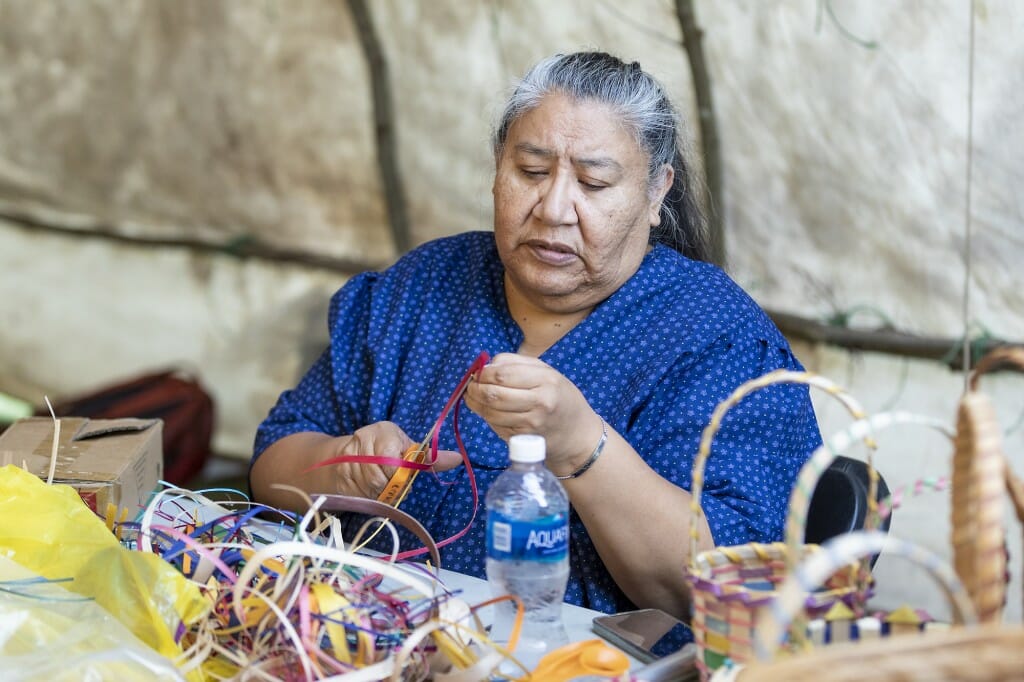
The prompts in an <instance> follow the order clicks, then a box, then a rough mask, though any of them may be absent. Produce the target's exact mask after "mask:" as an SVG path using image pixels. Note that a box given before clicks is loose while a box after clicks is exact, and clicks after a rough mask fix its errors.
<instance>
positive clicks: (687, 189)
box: [491, 52, 711, 261]
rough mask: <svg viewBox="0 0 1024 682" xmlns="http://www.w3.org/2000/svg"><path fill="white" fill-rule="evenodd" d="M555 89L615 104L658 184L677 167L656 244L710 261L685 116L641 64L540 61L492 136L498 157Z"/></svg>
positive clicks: (585, 57)
mask: <svg viewBox="0 0 1024 682" xmlns="http://www.w3.org/2000/svg"><path fill="white" fill-rule="evenodd" d="M552 92H560V93H563V94H565V95H567V96H569V97H571V98H572V99H574V100H578V101H584V100H593V101H597V102H602V103H604V104H607V105H609V106H611V107H612V109H613V110H614V111H616V112H617V113H618V114H619V116H621V118H622V121H623V123H624V124H625V125H626V126H627V127H628V128H629V129H630V130H632V131H633V134H634V136H635V138H636V141H637V144H638V145H639V146H640V149H642V150H643V151H644V152H645V153H646V154H647V157H648V159H649V161H648V168H647V178H648V182H649V184H650V185H651V186H652V187H653V186H654V184H655V182H656V181H657V180H658V178H659V176H660V174H661V171H662V168H663V167H664V166H665V164H668V165H671V166H672V167H673V169H674V170H675V176H674V178H673V181H672V187H671V188H670V189H669V192H668V194H667V195H666V197H665V200H664V201H663V202H662V204H661V214H660V215H661V224H660V225H658V226H657V227H654V228H652V229H651V237H650V239H651V242H652V243H654V242H659V243H662V244H665V245H666V246H669V247H671V248H673V249H675V250H677V251H679V252H680V253H682V254H683V255H685V256H688V257H690V258H693V259H695V260H703V261H710V260H711V255H710V247H709V244H708V238H707V225H706V221H705V219H704V214H703V212H702V211H701V210H700V205H699V204H698V203H697V201H696V198H695V195H694V188H695V184H696V182H695V179H694V177H693V175H692V173H691V171H690V168H689V164H687V163H686V159H685V157H684V155H683V153H682V151H681V148H680V144H681V142H682V140H681V138H682V135H681V130H680V128H681V123H680V119H679V115H678V114H677V112H676V109H675V107H674V106H672V102H671V101H669V98H668V96H667V95H666V94H665V91H664V89H663V88H662V87H661V85H660V84H659V83H658V81H656V80H655V79H654V78H653V77H652V76H651V75H650V74H648V73H647V72H645V71H644V70H643V69H641V68H640V64H639V63H638V62H632V63H630V64H626V63H625V62H623V61H622V60H620V59H619V58H618V57H614V56H612V55H610V54H607V53H605V52H576V53H573V54H557V55H554V56H553V57H548V58H547V59H544V60H542V61H540V62H538V63H537V64H536V65H535V66H534V67H533V68H532V69H530V71H529V72H528V73H527V74H526V75H525V76H524V77H523V79H522V80H521V81H520V82H519V84H518V85H517V86H516V88H515V91H514V92H513V93H512V96H511V97H509V100H508V102H507V103H506V104H505V108H504V110H503V111H502V114H501V118H500V119H499V121H498V125H497V126H496V127H495V130H494V134H493V136H492V139H491V143H492V146H493V149H494V156H495V159H500V158H501V154H502V151H503V150H504V147H505V140H506V139H507V137H508V131H509V128H511V127H512V124H513V123H515V122H516V121H517V120H518V119H519V118H520V117H521V116H523V115H524V114H526V113H527V112H529V111H531V110H533V109H535V108H537V107H538V106H540V103H541V101H542V100H543V99H544V97H545V96H547V95H548V94H550V93H552Z"/></svg>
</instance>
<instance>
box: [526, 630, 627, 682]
mask: <svg viewBox="0 0 1024 682" xmlns="http://www.w3.org/2000/svg"><path fill="white" fill-rule="evenodd" d="M627 670H629V657H628V656H626V654H624V653H622V652H621V651H619V650H618V649H614V648H612V647H610V646H608V645H607V644H605V643H604V642H602V641H601V640H599V639H587V640H584V641H582V642H573V643H572V644H566V645H565V646H563V647H559V648H558V649H555V650H554V651H552V652H551V653H549V654H546V655H545V656H544V658H542V659H540V663H538V664H537V668H536V669H535V670H534V671H533V672H532V673H530V676H529V677H528V678H523V679H524V680H525V679H529V680H538V681H539V680H543V682H565V681H566V680H572V679H574V678H576V677H580V676H583V675H596V676H599V677H617V676H618V675H621V674H623V673H624V672H626V671H627ZM520 682H522V680H520Z"/></svg>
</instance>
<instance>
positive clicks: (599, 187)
mask: <svg viewBox="0 0 1024 682" xmlns="http://www.w3.org/2000/svg"><path fill="white" fill-rule="evenodd" d="M580 184H581V185H583V187H584V188H585V189H587V190H589V191H591V192H597V191H598V190H602V189H607V188H608V185H599V184H596V183H593V182H587V181H586V180H580Z"/></svg>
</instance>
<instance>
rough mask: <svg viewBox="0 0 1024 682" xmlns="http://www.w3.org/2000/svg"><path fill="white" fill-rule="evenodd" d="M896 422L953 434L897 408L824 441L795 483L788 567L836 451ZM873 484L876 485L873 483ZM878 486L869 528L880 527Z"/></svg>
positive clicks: (788, 524)
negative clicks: (818, 488)
mask: <svg viewBox="0 0 1024 682" xmlns="http://www.w3.org/2000/svg"><path fill="white" fill-rule="evenodd" d="M896 424H921V425H922V426H927V427H930V428H932V429H935V430H936V431H939V432H940V433H942V434H943V435H945V436H946V437H948V438H949V439H950V442H952V440H953V438H954V433H953V429H952V428H950V426H949V425H948V424H947V423H945V422H943V421H941V420H939V419H935V418H933V417H927V416H924V415H919V414H913V413H911V412H901V411H896V412H881V413H879V414H876V415H873V416H871V417H867V418H864V419H858V420H857V421H855V422H853V423H852V424H850V425H849V426H847V427H846V428H845V429H843V430H842V431H839V432H838V433H837V434H835V435H834V436H832V438H830V439H828V440H827V441H825V443H823V444H822V445H821V446H820V447H819V448H818V449H817V450H815V451H814V454H813V455H811V458H810V459H808V460H807V461H806V462H805V463H804V465H803V467H802V468H801V469H800V473H799V474H798V475H797V479H796V485H794V486H793V492H792V494H791V495H790V498H789V512H788V513H787V515H786V546H787V549H788V551H787V552H786V564H787V568H788V569H789V570H792V569H793V568H794V564H795V563H796V561H797V558H798V557H799V548H800V544H801V543H803V539H804V529H805V528H806V526H807V510H808V509H809V508H810V506H811V496H812V495H813V494H814V488H815V486H816V485H817V484H818V480H819V479H820V478H821V476H822V474H823V473H824V472H825V470H826V469H827V468H828V466H829V464H831V463H832V460H834V459H835V458H836V455H837V454H839V453H841V452H843V451H844V450H846V449H847V448H849V447H850V446H851V445H852V444H853V443H854V442H855V441H862V440H867V439H869V438H871V437H872V435H873V434H874V433H875V432H877V431H879V430H881V429H885V428H888V427H890V426H894V425H896ZM869 455H870V451H869ZM871 472H872V473H873V474H875V475H874V476H872V479H871V480H872V482H873V483H874V484H875V485H877V473H875V470H874V467H871ZM872 487H873V488H874V486H872ZM876 489H877V488H875V489H871V490H868V496H869V497H868V516H867V518H865V520H864V527H865V528H868V529H875V528H877V526H878V522H879V521H880V519H879V515H878V506H877V504H876V501H875V497H876V496H877V493H876Z"/></svg>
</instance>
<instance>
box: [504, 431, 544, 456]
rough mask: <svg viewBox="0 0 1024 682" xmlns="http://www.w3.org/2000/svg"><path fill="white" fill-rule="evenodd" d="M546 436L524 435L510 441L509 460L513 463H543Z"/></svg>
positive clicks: (513, 437) (514, 437)
mask: <svg viewBox="0 0 1024 682" xmlns="http://www.w3.org/2000/svg"><path fill="white" fill-rule="evenodd" d="M544 455H545V450H544V436H536V435H534V434H529V433H524V434H520V435H517V436H512V437H511V438H509V439H508V458H509V459H510V460H512V461H513V462H524V463H533V462H543V461H544Z"/></svg>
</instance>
